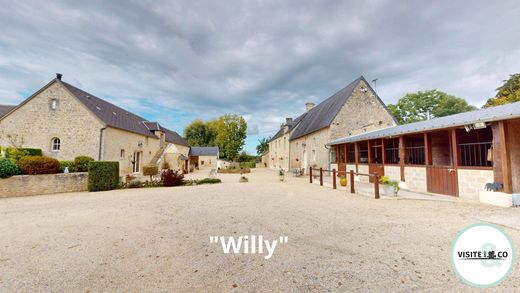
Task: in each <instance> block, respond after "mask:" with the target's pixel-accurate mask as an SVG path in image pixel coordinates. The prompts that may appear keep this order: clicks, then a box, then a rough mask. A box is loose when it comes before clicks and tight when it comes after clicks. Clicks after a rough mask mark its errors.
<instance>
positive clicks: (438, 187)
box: [327, 102, 520, 206]
mask: <svg viewBox="0 0 520 293" xmlns="http://www.w3.org/2000/svg"><path fill="white" fill-rule="evenodd" d="M519 134H520V102H517V103H513V104H508V105H503V106H497V107H493V108H486V109H481V110H476V111H471V112H466V113H461V114H455V115H450V116H446V117H441V118H436V119H431V120H427V121H421V122H416V123H411V124H406V125H399V126H395V127H391V128H385V129H380V130H375V131H371V132H366V133H361V134H358V135H353V136H345V137H343V138H338V139H333V140H331V141H330V142H329V143H327V146H328V147H329V148H330V150H331V157H332V163H333V164H332V165H331V167H332V168H335V169H336V170H339V171H342V172H345V171H346V172H350V170H353V171H354V172H359V173H365V174H366V173H371V174H374V173H377V174H378V175H384V176H387V177H389V178H390V179H391V180H395V181H400V182H401V183H400V185H401V186H402V187H403V188H406V189H408V190H412V191H418V192H428V193H435V194H444V195H451V196H458V197H461V198H466V199H471V200H480V201H482V202H486V203H491V204H496V205H502V206H511V205H512V200H513V194H520V135H519ZM358 179H359V180H361V181H367V180H368V179H367V177H359V178H358ZM519 197H520V196H519Z"/></svg>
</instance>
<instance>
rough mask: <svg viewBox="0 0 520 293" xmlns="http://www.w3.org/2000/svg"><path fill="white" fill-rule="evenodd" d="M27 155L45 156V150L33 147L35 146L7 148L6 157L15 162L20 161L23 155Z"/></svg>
mask: <svg viewBox="0 0 520 293" xmlns="http://www.w3.org/2000/svg"><path fill="white" fill-rule="evenodd" d="M25 156H43V152H42V150H41V149H33V148H6V149H5V157H6V158H8V159H12V160H13V161H15V162H18V160H20V158H21V157H25Z"/></svg>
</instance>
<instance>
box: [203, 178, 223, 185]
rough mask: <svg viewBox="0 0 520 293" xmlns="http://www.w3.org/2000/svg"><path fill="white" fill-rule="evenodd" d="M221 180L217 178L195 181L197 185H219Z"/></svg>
mask: <svg viewBox="0 0 520 293" xmlns="http://www.w3.org/2000/svg"><path fill="white" fill-rule="evenodd" d="M221 182H222V180H220V179H218V178H204V179H199V180H197V184H215V183H221Z"/></svg>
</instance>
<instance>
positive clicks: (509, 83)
mask: <svg viewBox="0 0 520 293" xmlns="http://www.w3.org/2000/svg"><path fill="white" fill-rule="evenodd" d="M503 82H504V84H503V85H502V86H500V87H499V88H497V94H496V95H495V97H493V98H490V99H489V100H487V102H486V104H485V105H484V108H488V107H494V106H499V105H505V104H509V103H514V102H519V101H520V73H516V74H511V75H510V76H509V79H508V80H504V81H503Z"/></svg>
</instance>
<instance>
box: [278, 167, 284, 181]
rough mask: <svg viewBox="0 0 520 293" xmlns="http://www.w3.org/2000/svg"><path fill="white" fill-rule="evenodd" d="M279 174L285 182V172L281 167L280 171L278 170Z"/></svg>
mask: <svg viewBox="0 0 520 293" xmlns="http://www.w3.org/2000/svg"><path fill="white" fill-rule="evenodd" d="M278 176H279V177H280V181H282V182H283V180H284V178H285V172H284V171H283V170H282V169H280V171H278Z"/></svg>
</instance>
